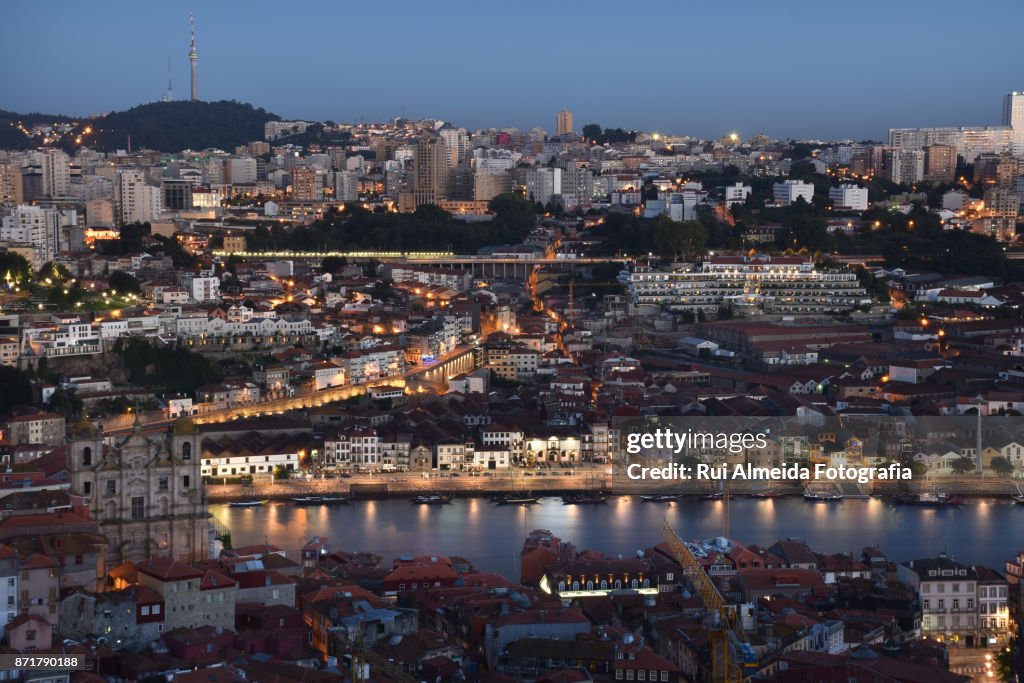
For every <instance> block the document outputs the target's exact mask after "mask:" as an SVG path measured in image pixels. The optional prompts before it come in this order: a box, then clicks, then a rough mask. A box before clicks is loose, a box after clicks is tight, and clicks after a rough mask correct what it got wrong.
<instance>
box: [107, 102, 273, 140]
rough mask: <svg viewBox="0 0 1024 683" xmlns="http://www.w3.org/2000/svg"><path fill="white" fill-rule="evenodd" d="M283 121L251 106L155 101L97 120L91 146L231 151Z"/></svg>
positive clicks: (237, 103)
mask: <svg viewBox="0 0 1024 683" xmlns="http://www.w3.org/2000/svg"><path fill="white" fill-rule="evenodd" d="M280 118H281V117H279V116H277V115H276V114H271V113H269V112H266V111H264V110H263V109H257V108H255V107H253V106H252V105H250V104H243V103H241V102H234V101H227V100H223V101H220V102H188V101H180V102H153V103H152V104H143V105H139V106H138V107H132V108H131V109H128V110H127V111H120V112H113V113H111V114H107V115H106V116H104V117H102V118H100V119H97V120H96V121H94V122H93V125H94V127H95V128H96V137H95V139H94V141H93V143H92V144H93V145H94V146H95V147H96V148H97V149H100V150H103V151H110V150H114V149H125V148H127V147H128V136H129V135H130V136H131V146H132V148H134V149H138V148H140V147H149V148H151V149H157V150H160V151H162V152H177V151H180V150H182V149H206V148H207V147H217V148H220V149H224V150H232V149H234V148H235V147H236V146H238V145H244V144H247V143H249V142H252V141H253V140H262V139H263V124H264V123H266V122H267V121H277V120H280Z"/></svg>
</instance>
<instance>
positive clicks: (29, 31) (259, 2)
mask: <svg viewBox="0 0 1024 683" xmlns="http://www.w3.org/2000/svg"><path fill="white" fill-rule="evenodd" d="M189 10H193V11H194V12H195V14H196V23H197V27H198V28H197V39H198V53H199V94H200V97H201V98H202V99H207V100H216V99H236V100H241V101H244V102H251V103H253V104H255V105H256V106H261V107H264V108H265V109H267V110H269V111H272V112H275V113H277V114H280V115H281V116H283V117H286V118H311V119H320V120H323V119H332V120H336V121H359V120H360V119H364V120H380V119H386V118H390V117H392V116H398V115H402V114H404V115H406V116H409V117H428V116H429V117H437V118H442V119H446V120H450V121H452V122H454V123H456V124H457V125H463V126H466V127H467V128H470V129H472V128H478V127H490V126H495V127H503V126H516V127H519V128H529V127H532V126H535V125H540V126H543V127H545V128H547V129H549V130H553V129H554V126H555V113H556V112H557V111H558V110H559V109H562V108H563V107H564V108H568V109H570V110H571V111H572V112H573V113H574V114H575V123H576V128H577V130H578V129H579V128H581V127H582V126H583V125H584V124H586V123H590V122H596V123H600V124H602V125H604V126H608V127H616V126H621V127H624V128H638V129H644V130H657V131H664V132H669V133H688V134H693V135H700V136H706V137H710V136H717V135H721V134H723V133H725V132H728V131H731V130H738V131H739V132H740V133H741V134H743V135H744V136H748V135H752V134H754V133H756V132H766V133H768V134H770V135H776V136H780V137H790V136H792V137H796V136H803V137H852V138H857V139H861V138H875V139H882V138H884V137H885V135H886V130H887V129H888V128H889V127H898V126H917V125H920V126H935V125H981V124H997V123H999V119H1000V107H1001V98H1002V96H1003V95H1004V94H1005V93H1006V92H1009V91H1011V90H1024V59H1022V58H1024V40H1021V39H1020V29H1021V26H1022V25H1024V1H1022V0H983V1H982V2H979V3H963V2H952V1H947V0H862V1H861V2H852V1H850V0H846V1H838V0H770V1H765V0H731V1H719V0H674V1H672V2H646V3H639V2H629V0H620V1H619V2H605V1H604V0H590V1H588V2H578V1H575V0H543V1H536V0H520V1H519V2H497V1H495V0H474V1H462V0H440V1H437V0H435V1H434V2H405V1H403V0H391V1H377V2H373V1H369V2H368V1H361V2H356V1H353V0H322V1H314V0H308V1H303V0H300V1H298V2H279V1H277V2H264V1H263V0H247V1H236V0H230V1H229V0H224V1H218V2H201V1H200V0H193V2H179V1H178V0H166V1H160V2H157V1H150V0H143V1H139V0H130V1H127V0H120V1H115V0H111V1H107V0H100V1H99V2H77V1H76V2H69V1H66V0H54V1H48V2H18V3H14V2H11V3H4V4H3V6H2V8H0V57H2V59H3V62H4V63H6V67H5V68H3V69H2V70H0V108H2V109H10V110H14V111H20V112H27V111H43V112H47V113H67V114H72V115H82V114H89V113H98V112H103V111H110V110H118V109H125V108H128V107H131V106H133V105H136V104H140V103H144V102H151V101H155V100H158V99H160V98H161V97H162V96H163V95H164V93H165V91H166V81H167V59H168V57H170V58H171V61H172V67H173V74H174V96H175V98H177V99H182V98H185V97H187V96H188V92H189V83H188V61H187V58H186V55H187V52H188V40H189V34H188V12H189Z"/></svg>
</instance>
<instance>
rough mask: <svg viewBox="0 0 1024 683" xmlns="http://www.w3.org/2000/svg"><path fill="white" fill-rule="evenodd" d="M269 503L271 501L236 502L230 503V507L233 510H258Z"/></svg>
mask: <svg viewBox="0 0 1024 683" xmlns="http://www.w3.org/2000/svg"><path fill="white" fill-rule="evenodd" d="M269 502H270V501H269V500H234V501H231V502H230V503H228V506H229V507H233V508H256V507H259V506H260V505H266V504H267V503H269Z"/></svg>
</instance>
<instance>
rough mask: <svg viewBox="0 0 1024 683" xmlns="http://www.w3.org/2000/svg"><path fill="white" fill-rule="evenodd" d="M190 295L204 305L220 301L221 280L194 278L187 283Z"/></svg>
mask: <svg viewBox="0 0 1024 683" xmlns="http://www.w3.org/2000/svg"><path fill="white" fill-rule="evenodd" d="M186 286H187V289H188V294H189V296H190V297H192V300H193V301H196V302H199V303H203V302H206V301H218V300H219V299H220V278H218V277H214V276H206V277H193V278H189V280H188V282H187V285H186Z"/></svg>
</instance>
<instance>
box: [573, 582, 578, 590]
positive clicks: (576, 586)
mask: <svg viewBox="0 0 1024 683" xmlns="http://www.w3.org/2000/svg"><path fill="white" fill-rule="evenodd" d="M572 589H573V590H574V591H578V590H579V589H580V582H579V581H573V582H572Z"/></svg>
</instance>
